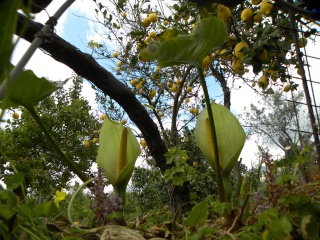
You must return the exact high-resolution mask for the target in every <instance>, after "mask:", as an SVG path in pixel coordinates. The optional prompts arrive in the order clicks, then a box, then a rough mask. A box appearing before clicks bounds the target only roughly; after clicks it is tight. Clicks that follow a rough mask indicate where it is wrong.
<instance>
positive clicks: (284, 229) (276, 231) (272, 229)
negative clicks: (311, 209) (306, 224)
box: [269, 216, 292, 240]
mask: <svg viewBox="0 0 320 240" xmlns="http://www.w3.org/2000/svg"><path fill="white" fill-rule="evenodd" d="M291 228H292V225H291V223H290V221H289V220H288V218H287V217H286V216H284V217H282V218H280V219H276V220H273V221H272V222H271V223H270V225H269V234H270V235H271V236H272V239H274V240H283V239H286V237H287V236H288V235H289V234H290V231H291Z"/></svg>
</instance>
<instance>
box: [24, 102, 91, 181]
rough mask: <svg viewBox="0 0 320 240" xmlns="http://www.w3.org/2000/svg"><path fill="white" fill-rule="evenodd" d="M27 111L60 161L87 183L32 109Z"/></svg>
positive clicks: (85, 178)
mask: <svg viewBox="0 0 320 240" xmlns="http://www.w3.org/2000/svg"><path fill="white" fill-rule="evenodd" d="M27 110H28V111H29V112H30V113H31V115H32V117H33V118H34V119H35V120H36V122H37V123H38V124H39V126H40V128H41V129H42V131H43V133H44V135H45V136H46V137H47V139H48V141H49V143H50V145H51V146H52V147H53V148H54V150H55V151H56V152H57V153H58V155H59V157H61V160H63V162H64V163H65V164H66V165H67V166H68V167H69V168H70V169H71V170H72V171H73V172H74V173H75V174H76V175H77V176H78V177H79V178H80V179H81V180H82V181H83V182H86V181H88V177H87V176H86V175H85V174H84V173H83V172H82V171H81V170H80V169H79V168H78V166H77V165H76V164H75V163H74V162H73V161H72V160H71V159H70V158H69V157H68V156H67V155H66V154H65V153H64V152H62V150H61V149H60V148H59V146H58V145H57V143H56V142H55V141H54V140H53V138H52V136H51V134H50V133H49V131H48V129H47V128H46V126H45V125H44V123H43V121H42V120H41V118H40V117H39V115H38V114H37V112H36V110H34V108H27Z"/></svg>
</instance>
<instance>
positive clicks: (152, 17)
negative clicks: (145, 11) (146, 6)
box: [149, 13, 158, 23]
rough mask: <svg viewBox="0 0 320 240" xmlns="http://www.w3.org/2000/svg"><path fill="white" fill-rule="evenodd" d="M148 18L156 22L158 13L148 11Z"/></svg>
mask: <svg viewBox="0 0 320 240" xmlns="http://www.w3.org/2000/svg"><path fill="white" fill-rule="evenodd" d="M149 19H150V22H153V23H154V22H156V21H157V20H158V15H157V14H156V13H150V14H149Z"/></svg>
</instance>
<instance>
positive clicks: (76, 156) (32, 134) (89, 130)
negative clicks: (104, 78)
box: [0, 78, 99, 198]
mask: <svg viewBox="0 0 320 240" xmlns="http://www.w3.org/2000/svg"><path fill="white" fill-rule="evenodd" d="M81 83H82V80H81V79H80V78H74V80H73V86H72V87H71V88H70V89H68V90H64V89H60V90H57V91H56V92H55V93H54V94H53V95H52V96H49V97H47V98H45V99H44V100H43V101H41V102H40V103H39V104H37V105H36V107H35V110H36V111H37V113H38V114H39V115H40V116H41V119H42V120H43V122H44V124H45V125H46V127H47V128H48V129H50V133H51V134H52V136H53V138H54V139H55V140H56V142H57V143H58V145H59V146H60V147H61V148H62V150H63V151H65V152H66V153H67V154H69V155H70V156H71V158H72V160H73V161H74V162H75V163H76V164H77V165H78V166H79V168H80V169H81V170H82V171H83V172H84V173H86V174H90V166H91V165H92V162H93V161H95V158H96V157H95V156H96V151H97V146H95V145H94V144H92V145H91V147H90V148H85V147H84V145H83V141H84V140H85V139H88V141H90V142H91V139H92V138H94V137H97V136H98V135H97V132H96V130H97V128H98V126H99V123H98V119H97V118H96V117H94V115H92V113H91V107H90V106H89V104H88V101H87V100H86V99H84V98H83V97H82V96H81V94H80V93H81V90H82V85H81ZM20 111H21V113H20V117H19V118H14V117H12V118H11V117H10V118H9V119H8V120H7V121H6V123H5V125H4V128H3V129H1V131H0V134H1V139H2V141H1V152H2V154H1V157H0V159H1V179H3V178H4V173H6V174H12V173H13V169H12V166H14V167H15V168H16V169H17V170H18V171H19V172H23V173H24V174H25V182H26V186H27V187H28V189H30V193H32V194H35V193H36V194H37V195H38V196H39V198H42V197H46V196H47V195H48V194H52V193H53V191H55V189H58V188H59V189H60V187H65V186H66V184H67V183H68V181H69V180H71V179H72V178H73V177H74V175H73V174H72V173H71V172H70V169H68V166H66V165H65V164H63V163H62V162H61V160H60V157H59V156H58V155H57V154H56V153H55V151H54V150H53V149H52V147H51V145H50V143H49V142H48V140H47V139H46V138H45V136H44V134H43V133H42V130H41V128H40V127H39V126H38V124H37V123H36V121H35V120H34V119H33V117H32V116H31V114H30V113H29V112H28V111H27V110H26V109H23V108H21V109H20ZM20 111H19V112H20ZM95 132H96V133H95ZM8 161H10V162H11V163H12V165H9V164H7V162H8Z"/></svg>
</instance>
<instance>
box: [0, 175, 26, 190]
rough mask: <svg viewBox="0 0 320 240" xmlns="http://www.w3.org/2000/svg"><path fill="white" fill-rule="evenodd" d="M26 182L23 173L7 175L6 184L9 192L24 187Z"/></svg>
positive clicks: (5, 177)
mask: <svg viewBox="0 0 320 240" xmlns="http://www.w3.org/2000/svg"><path fill="white" fill-rule="evenodd" d="M23 181H24V174H23V173H22V172H18V173H15V174H14V175H5V176H4V183H5V184H6V186H7V189H8V190H14V189H16V188H18V187H19V186H20V185H22V183H23Z"/></svg>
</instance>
